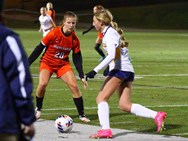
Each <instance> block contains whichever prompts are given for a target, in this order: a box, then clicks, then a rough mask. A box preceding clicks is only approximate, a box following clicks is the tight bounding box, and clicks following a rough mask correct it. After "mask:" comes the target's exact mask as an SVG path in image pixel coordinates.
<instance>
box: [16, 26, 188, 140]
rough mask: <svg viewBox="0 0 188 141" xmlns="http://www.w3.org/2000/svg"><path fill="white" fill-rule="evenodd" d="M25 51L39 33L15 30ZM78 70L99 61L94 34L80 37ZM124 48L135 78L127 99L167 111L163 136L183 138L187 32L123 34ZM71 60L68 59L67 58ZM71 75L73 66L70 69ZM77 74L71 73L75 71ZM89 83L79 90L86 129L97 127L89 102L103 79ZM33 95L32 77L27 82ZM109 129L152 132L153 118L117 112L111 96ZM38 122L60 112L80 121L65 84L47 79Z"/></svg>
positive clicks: (187, 131)
mask: <svg viewBox="0 0 188 141" xmlns="http://www.w3.org/2000/svg"><path fill="white" fill-rule="evenodd" d="M16 31H17V32H18V33H19V34H20V37H21V39H22V42H23V44H24V47H25V50H26V52H27V54H28V55H29V54H30V53H31V52H32V50H33V49H34V48H35V46H36V45H37V44H38V43H39V42H40V39H41V34H40V33H38V31H37V29H36V30H35V31H33V30H19V29H16ZM81 31H82V30H77V31H76V32H77V34H78V36H79V38H80V41H81V48H82V54H83V64H84V71H85V72H88V71H90V70H92V69H93V68H94V67H95V66H96V65H97V64H98V63H99V62H98V60H99V59H100V56H99V55H98V54H97V52H96V51H95V50H94V48H93V46H94V43H95V39H96V36H97V33H96V32H95V31H93V32H89V33H88V34H86V35H84V36H83V35H82V34H81ZM125 36H126V38H127V39H128V41H129V43H130V46H129V52H130V55H131V58H132V63H133V65H134V69H135V74H136V79H135V81H134V83H133V93H132V101H133V102H135V103H140V104H143V105H145V106H147V107H149V108H151V109H153V110H157V111H159V110H164V111H166V112H167V119H166V121H165V127H166V131H164V132H163V133H162V134H164V135H177V136H183V137H188V122H187V119H188V46H187V45H188V40H187V38H188V32H178V31H169V32H167V31H164V32H163V31H160V32H159V31H155V32H151V31H145V32H144V31H142V32H133V31H127V32H126V33H125ZM70 58H71V56H70ZM38 65H39V58H38V60H36V61H35V62H34V63H33V64H32V65H31V72H32V74H38ZM73 69H74V71H75V68H74V67H73ZM75 74H76V75H77V72H76V71H75ZM101 74H102V71H101V72H100V73H99V74H98V75H97V76H96V78H95V79H93V80H90V81H89V82H88V83H89V87H88V89H87V90H84V89H83V86H82V83H81V82H80V81H79V80H78V83H79V87H80V89H81V91H82V93H83V97H84V103H85V113H86V115H87V116H88V117H89V118H90V119H91V123H89V124H91V125H99V121H98V116H97V105H96V103H95V98H96V96H97V92H98V90H99V88H100V86H101V84H102V82H103V80H104V78H103V77H100V76H101ZM33 82H34V91H33V95H35V90H36V86H37V83H38V78H33ZM109 105H110V112H111V113H110V117H111V118H110V121H111V127H114V128H121V129H129V130H134V131H137V132H146V133H156V126H155V123H154V122H153V120H151V119H146V118H140V117H137V116H135V115H132V114H129V113H123V112H121V111H120V110H119V108H118V99H117V95H116V94H114V95H113V96H112V97H111V99H110V101H109ZM43 108H44V109H43V112H42V118H44V119H50V120H54V119H55V118H56V117H57V116H59V115H60V114H68V115H70V116H71V117H72V118H73V120H74V122H77V123H80V121H79V120H78V118H77V111H76V109H75V106H74V104H73V100H72V96H71V93H70V91H69V89H68V88H67V86H66V85H65V84H64V83H63V82H61V81H60V80H58V79H51V81H50V83H49V86H48V88H47V91H46V97H45V100H44V105H43Z"/></svg>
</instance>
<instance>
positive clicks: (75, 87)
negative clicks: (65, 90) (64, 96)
mask: <svg viewBox="0 0 188 141" xmlns="http://www.w3.org/2000/svg"><path fill="white" fill-rule="evenodd" d="M69 88H70V89H71V91H73V92H78V91H79V89H78V85H77V84H69Z"/></svg>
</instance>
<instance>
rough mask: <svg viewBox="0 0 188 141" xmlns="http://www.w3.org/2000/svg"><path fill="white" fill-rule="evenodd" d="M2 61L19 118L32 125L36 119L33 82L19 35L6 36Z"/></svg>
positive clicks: (22, 121)
mask: <svg viewBox="0 0 188 141" xmlns="http://www.w3.org/2000/svg"><path fill="white" fill-rule="evenodd" d="M2 62H3V64H2V66H3V69H4V71H5V73H6V78H7V81H8V83H9V84H10V85H9V88H10V91H11V93H12V95H13V100H14V103H15V108H16V111H17V115H18V118H19V120H20V122H21V123H23V124H25V125H30V124H32V123H33V122H34V121H35V120H36V119H35V115H34V105H33V97H32V90H33V84H32V78H31V75H30V70H29V62H28V59H27V56H26V53H25V51H24V49H23V46H22V44H21V41H20V40H19V38H18V36H17V35H12V36H7V37H6V40H5V42H4V58H3V61H2Z"/></svg>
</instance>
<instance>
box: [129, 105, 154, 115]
mask: <svg viewBox="0 0 188 141" xmlns="http://www.w3.org/2000/svg"><path fill="white" fill-rule="evenodd" d="M131 113H132V114H135V115H137V116H140V117H146V118H153V119H154V118H155V117H156V115H157V112H156V111H153V110H150V109H148V108H146V107H144V106H142V105H140V104H132V107H131Z"/></svg>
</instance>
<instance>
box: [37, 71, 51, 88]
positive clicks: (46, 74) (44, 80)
mask: <svg viewBox="0 0 188 141" xmlns="http://www.w3.org/2000/svg"><path fill="white" fill-rule="evenodd" d="M50 77H51V72H50V71H49V70H47V69H41V70H40V73H39V84H40V85H47V84H48V82H49V80H50Z"/></svg>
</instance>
